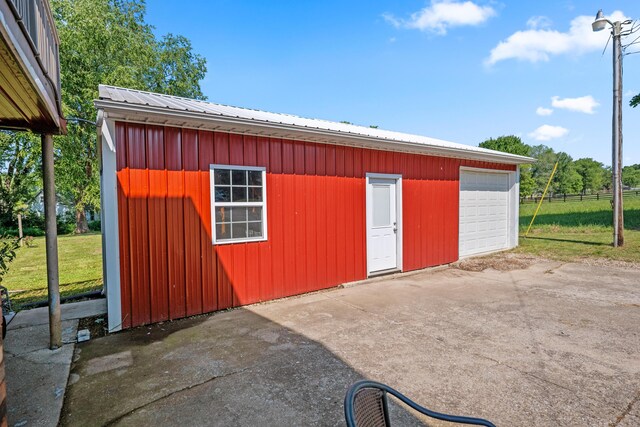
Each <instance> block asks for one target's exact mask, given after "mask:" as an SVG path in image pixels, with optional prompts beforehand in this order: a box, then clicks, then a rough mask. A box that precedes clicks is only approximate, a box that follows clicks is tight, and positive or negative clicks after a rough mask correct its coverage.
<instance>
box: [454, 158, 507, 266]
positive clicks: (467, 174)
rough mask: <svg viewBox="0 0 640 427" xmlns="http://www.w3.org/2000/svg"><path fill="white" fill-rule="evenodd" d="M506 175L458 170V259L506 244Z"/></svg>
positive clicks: (499, 247) (503, 247)
mask: <svg viewBox="0 0 640 427" xmlns="http://www.w3.org/2000/svg"><path fill="white" fill-rule="evenodd" d="M508 237H509V175H508V174H506V173H495V172H476V171H467V170H461V171H460V247H459V251H460V257H464V256H468V255H474V254H478V253H482V252H489V251H495V250H499V249H505V248H507V247H508V244H509V238H508Z"/></svg>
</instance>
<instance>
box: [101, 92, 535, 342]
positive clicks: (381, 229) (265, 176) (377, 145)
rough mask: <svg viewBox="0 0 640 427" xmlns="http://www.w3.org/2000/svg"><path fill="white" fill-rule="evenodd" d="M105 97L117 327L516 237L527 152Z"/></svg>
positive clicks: (105, 176) (104, 153) (105, 195)
mask: <svg viewBox="0 0 640 427" xmlns="http://www.w3.org/2000/svg"><path fill="white" fill-rule="evenodd" d="M96 106H97V108H98V110H99V122H100V123H99V124H100V138H101V148H102V150H101V158H102V182H101V185H102V212H103V218H102V224H103V225H102V230H103V257H104V276H105V282H106V288H107V298H108V309H109V328H110V329H111V330H112V331H115V330H119V329H121V328H129V327H133V326H138V325H143V324H148V323H152V322H159V321H163V320H168V319H177V318H181V317H185V316H191V315H195V314H200V313H206V312H211V311H215V310H221V309H225V308H229V307H237V306H241V305H246V304H251V303H255V302H259V301H266V300H271V299H275V298H280V297H285V296H290V295H295V294H301V293H304V292H310V291H315V290H319V289H324V288H329V287H332V286H337V285H339V284H342V283H347V282H353V281H357V280H362V279H366V278H367V277H369V276H372V275H376V274H383V273H388V272H393V271H410V270H416V269H421V268H425V267H430V266H436V265H441V264H447V263H451V262H453V261H456V260H458V259H459V257H460V256H468V255H474V254H477V253H486V252H490V251H495V250H501V249H506V248H510V247H514V246H516V245H517V239H518V222H517V218H518V202H517V201H518V164H520V163H528V162H530V160H531V159H529V158H527V157H521V156H515V155H510V154H505V153H499V152H495V151H491V150H485V149H481V148H478V147H470V146H465V145H461V144H454V143H450V142H446V141H440V140H435V139H432V138H426V137H421V136H416V135H408V134H401V133H397V132H389V131H384V130H379V129H371V128H365V127H359V126H354V125H348V124H343V123H332V122H326V121H322V120H313V119H304V118H300V117H296V116H290V115H284V114H274V113H266V112H261V111H256V110H248V109H242V108H235V107H228V106H222V105H217V104H211V103H207V102H202V101H195V100H189V99H184V98H177V97H171V96H166V95H159V94H152V93H148V92H140V91H134V90H129V89H122V88H115V87H110V86H101V87H100V99H99V100H97V101H96Z"/></svg>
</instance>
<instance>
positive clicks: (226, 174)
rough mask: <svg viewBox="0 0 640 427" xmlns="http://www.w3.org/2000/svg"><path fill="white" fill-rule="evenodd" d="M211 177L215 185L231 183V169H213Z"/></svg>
mask: <svg viewBox="0 0 640 427" xmlns="http://www.w3.org/2000/svg"><path fill="white" fill-rule="evenodd" d="M213 179H214V184H215V185H231V171H230V170H229V169H215V170H214V171H213Z"/></svg>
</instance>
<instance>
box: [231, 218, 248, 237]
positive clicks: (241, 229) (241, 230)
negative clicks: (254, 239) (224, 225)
mask: <svg viewBox="0 0 640 427" xmlns="http://www.w3.org/2000/svg"><path fill="white" fill-rule="evenodd" d="M231 227H232V230H233V231H232V236H233V238H234V239H242V238H246V237H247V223H246V222H234V223H233V224H232V225H231Z"/></svg>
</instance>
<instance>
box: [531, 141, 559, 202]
mask: <svg viewBox="0 0 640 427" xmlns="http://www.w3.org/2000/svg"><path fill="white" fill-rule="evenodd" d="M531 157H534V158H535V159H536V162H535V163H534V164H533V165H532V166H531V175H532V177H533V180H534V182H535V192H536V193H542V192H543V191H544V188H545V187H546V186H547V182H548V181H549V176H551V172H552V171H553V166H554V165H555V163H556V160H557V159H556V157H557V156H556V153H555V152H554V151H553V149H552V148H551V147H547V146H546V145H542V144H541V145H534V146H533V147H531Z"/></svg>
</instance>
